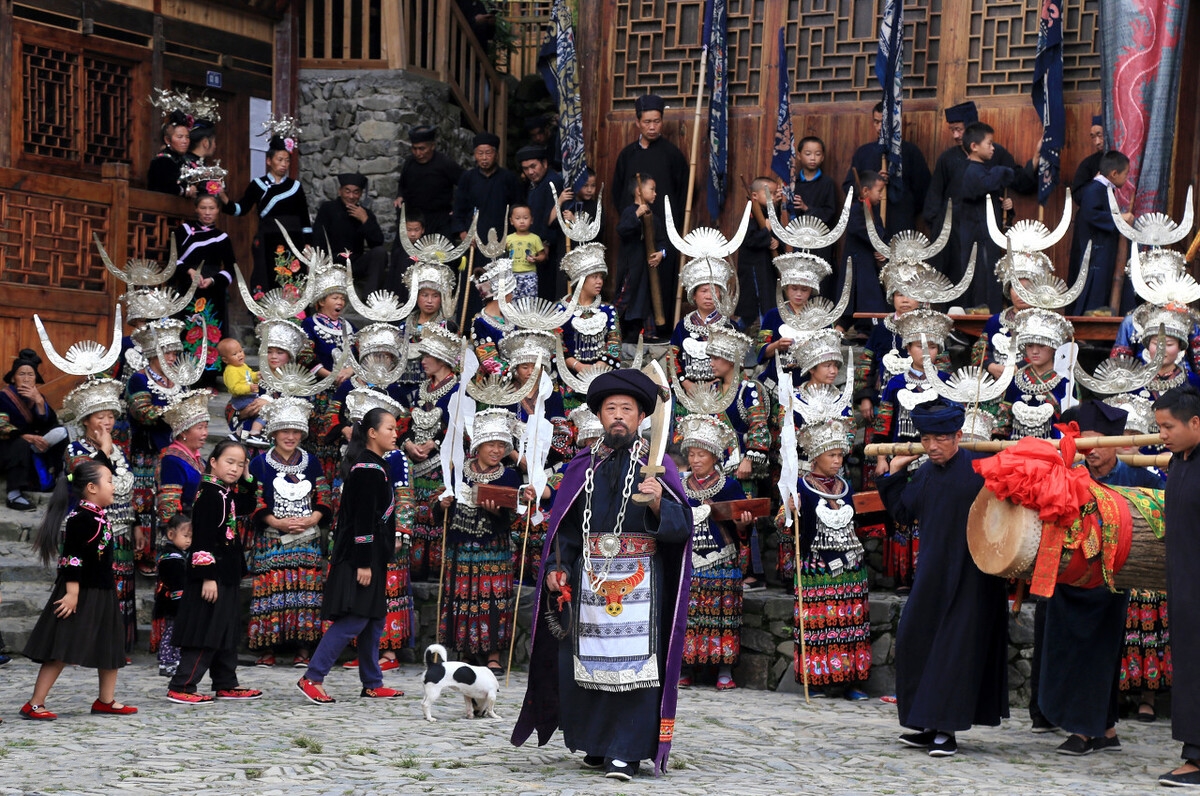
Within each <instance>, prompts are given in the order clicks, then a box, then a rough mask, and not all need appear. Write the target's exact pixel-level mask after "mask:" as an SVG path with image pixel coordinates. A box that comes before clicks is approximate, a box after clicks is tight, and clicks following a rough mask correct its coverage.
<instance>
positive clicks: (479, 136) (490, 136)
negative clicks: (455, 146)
mask: <svg viewBox="0 0 1200 796" xmlns="http://www.w3.org/2000/svg"><path fill="white" fill-rule="evenodd" d="M485 144H486V145H487V146H493V147H497V148H499V146H500V136H498V135H496V134H495V133H486V132H485V133H476V134H475V140H474V141H473V142H472V143H471V148H472V149H474V148H475V147H477V146H483V145H485Z"/></svg>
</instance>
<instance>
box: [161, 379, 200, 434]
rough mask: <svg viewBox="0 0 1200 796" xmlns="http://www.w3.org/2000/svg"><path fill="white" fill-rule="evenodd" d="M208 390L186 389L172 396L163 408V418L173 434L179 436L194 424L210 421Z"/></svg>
mask: <svg viewBox="0 0 1200 796" xmlns="http://www.w3.org/2000/svg"><path fill="white" fill-rule="evenodd" d="M211 397H212V393H211V392H209V391H208V390H184V391H183V392H180V393H178V394H177V395H173V396H171V398H170V400H169V401H168V402H167V405H166V407H165V408H164V409H163V410H162V418H163V420H165V421H166V422H167V425H168V426H170V427H171V436H172V437H178V436H179V435H180V434H182V433H183V432H185V431H187V430H188V429H189V428H191V427H192V426H198V425H200V424H201V423H207V422H208V401H209V399H210V398H211Z"/></svg>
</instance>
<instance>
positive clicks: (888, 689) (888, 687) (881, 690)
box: [863, 663, 896, 696]
mask: <svg viewBox="0 0 1200 796" xmlns="http://www.w3.org/2000/svg"><path fill="white" fill-rule="evenodd" d="M863 690H864V691H866V692H867V693H868V694H870V695H871V696H883V695H884V694H894V693H896V669H895V667H893V666H876V665H875V664H874V663H872V664H871V675H870V677H868V678H867V687H866V688H864V689H863Z"/></svg>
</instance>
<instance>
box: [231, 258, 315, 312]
mask: <svg viewBox="0 0 1200 796" xmlns="http://www.w3.org/2000/svg"><path fill="white" fill-rule="evenodd" d="M233 275H234V276H235V277H237V283H238V290H239V291H240V292H241V294H242V301H244V302H245V303H246V309H248V310H250V313H251V314H252V315H254V317H256V318H258V319H259V320H261V321H285V320H288V319H293V320H294V319H295V318H296V317H297V316H298V315H299V314H300V313H302V312H304V310H305V309H306V308H307V307H308V305H309V304H311V303H312V291H313V284H312V283H313V280H312V279H303V280H301V282H303V287H302V289H299V290H295V291H287V290H286V289H285V288H282V287H277V288H274V289H272V290H269V291H267V293H266V294H265V295H263V296H261V297H260V298H258V299H255V298H254V296H252V295H251V294H250V288H249V287H247V285H246V277H244V276H242V269H240V268H234V269H233Z"/></svg>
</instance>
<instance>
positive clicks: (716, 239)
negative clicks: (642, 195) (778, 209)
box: [663, 196, 753, 259]
mask: <svg viewBox="0 0 1200 796" xmlns="http://www.w3.org/2000/svg"><path fill="white" fill-rule="evenodd" d="M663 202H664V205H663V206H664V208H665V210H666V217H667V237H668V238H670V239H671V245H672V246H674V247H675V250H676V251H678V252H679V253H680V254H682V255H683V256H684V257H687V258H689V259H696V258H700V257H712V258H715V259H722V258H725V257H728V256H729V255H731V254H733V253H734V252H735V251H737V250H738V247H739V246H741V245H742V239H743V238H745V237H746V230H748V229H749V228H750V211H751V210H752V209H753V205H752V203H751V202H746V212H744V213H742V223H741V224H739V225H738V228H737V232H735V233H734V234H733V239H732V240H727V239H726V238H725V236H724V235H723V234H721V230H719V229H716V228H715V227H696V228H695V229H693V230H692V231H691V232H689V233H688V234H687V235H684V236H683V237H682V238H681V237H679V233H678V232H677V231H676V227H675V218H674V217H673V216H672V215H671V197H669V196H667V197H664V199H663Z"/></svg>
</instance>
